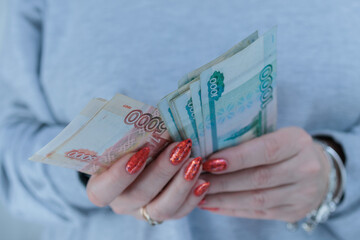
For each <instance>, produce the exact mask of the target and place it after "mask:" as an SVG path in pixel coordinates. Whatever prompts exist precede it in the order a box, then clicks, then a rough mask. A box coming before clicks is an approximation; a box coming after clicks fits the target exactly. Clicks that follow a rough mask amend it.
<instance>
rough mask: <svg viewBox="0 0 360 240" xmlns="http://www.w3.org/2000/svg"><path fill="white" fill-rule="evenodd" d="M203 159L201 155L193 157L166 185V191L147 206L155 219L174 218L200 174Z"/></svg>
mask: <svg viewBox="0 0 360 240" xmlns="http://www.w3.org/2000/svg"><path fill="white" fill-rule="evenodd" d="M201 160H202V159H201V158H200V157H198V158H195V159H191V160H190V162H189V163H188V164H186V165H185V166H184V167H183V168H182V169H181V171H179V172H178V174H177V175H176V176H175V178H174V179H173V180H172V181H171V182H170V183H169V184H168V185H167V186H166V188H165V189H164V191H163V192H161V193H160V195H159V196H158V197H157V198H156V199H155V200H153V201H152V202H151V203H149V204H148V205H147V206H146V208H147V212H148V213H149V215H150V216H151V217H152V218H153V219H155V220H157V221H163V220H167V219H171V218H173V216H174V215H175V213H176V212H177V211H178V209H179V208H180V207H181V206H182V205H183V203H184V201H185V199H186V198H187V196H188V195H189V193H190V191H191V190H192V188H193V187H194V184H195V183H196V180H197V179H198V177H199V175H200V172H201V169H202V168H201Z"/></svg>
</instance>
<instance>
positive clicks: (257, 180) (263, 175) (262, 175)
mask: <svg viewBox="0 0 360 240" xmlns="http://www.w3.org/2000/svg"><path fill="white" fill-rule="evenodd" d="M270 179H271V173H270V170H269V168H267V167H259V168H256V169H255V170H254V173H253V174H252V182H253V186H254V187H261V186H265V185H268V184H269V182H270Z"/></svg>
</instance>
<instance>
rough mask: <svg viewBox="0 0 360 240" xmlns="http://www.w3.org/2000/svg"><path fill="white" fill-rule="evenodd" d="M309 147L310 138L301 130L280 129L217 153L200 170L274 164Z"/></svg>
mask: <svg viewBox="0 0 360 240" xmlns="http://www.w3.org/2000/svg"><path fill="white" fill-rule="evenodd" d="M311 144H312V138H311V136H310V135H309V134H307V133H306V132H305V131H304V130H302V129H300V128H296V127H290V128H283V129H280V130H278V131H276V132H273V133H270V134H266V135H264V136H262V137H259V138H256V139H253V140H250V141H248V142H245V143H243V144H240V145H238V146H235V147H232V148H228V149H225V150H223V151H220V152H217V153H215V154H213V155H211V156H210V157H209V159H210V160H207V161H206V162H205V163H204V166H203V167H204V170H205V171H209V172H212V173H216V172H221V173H224V172H234V171H238V170H241V169H246V168H251V167H255V166H261V165H269V164H274V163H277V162H280V161H283V160H285V159H288V158H291V157H294V156H295V155H297V154H298V153H299V152H300V151H301V150H302V149H303V148H304V147H306V146H310V145H311Z"/></svg>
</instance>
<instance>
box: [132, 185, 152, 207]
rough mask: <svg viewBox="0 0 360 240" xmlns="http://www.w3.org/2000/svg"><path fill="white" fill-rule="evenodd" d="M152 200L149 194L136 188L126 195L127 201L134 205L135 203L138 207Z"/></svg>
mask: <svg viewBox="0 0 360 240" xmlns="http://www.w3.org/2000/svg"><path fill="white" fill-rule="evenodd" d="M152 198H153V196H152V194H151V193H150V192H148V191H145V190H143V189H139V188H136V189H134V190H132V191H131V192H128V193H127V199H128V201H131V202H132V203H134V204H135V203H136V205H138V206H142V205H145V204H146V203H148V202H150V200H151V199H152Z"/></svg>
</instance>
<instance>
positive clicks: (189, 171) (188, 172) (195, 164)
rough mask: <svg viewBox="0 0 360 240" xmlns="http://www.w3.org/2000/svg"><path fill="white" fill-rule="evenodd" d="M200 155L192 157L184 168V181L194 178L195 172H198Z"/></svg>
mask: <svg viewBox="0 0 360 240" xmlns="http://www.w3.org/2000/svg"><path fill="white" fill-rule="evenodd" d="M201 161H202V158H201V157H197V158H194V159H193V160H192V161H191V162H190V163H189V165H187V167H186V168H185V173H184V178H185V180H186V181H191V180H193V179H194V178H195V176H196V174H197V173H198V172H199V169H200V166H201Z"/></svg>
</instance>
